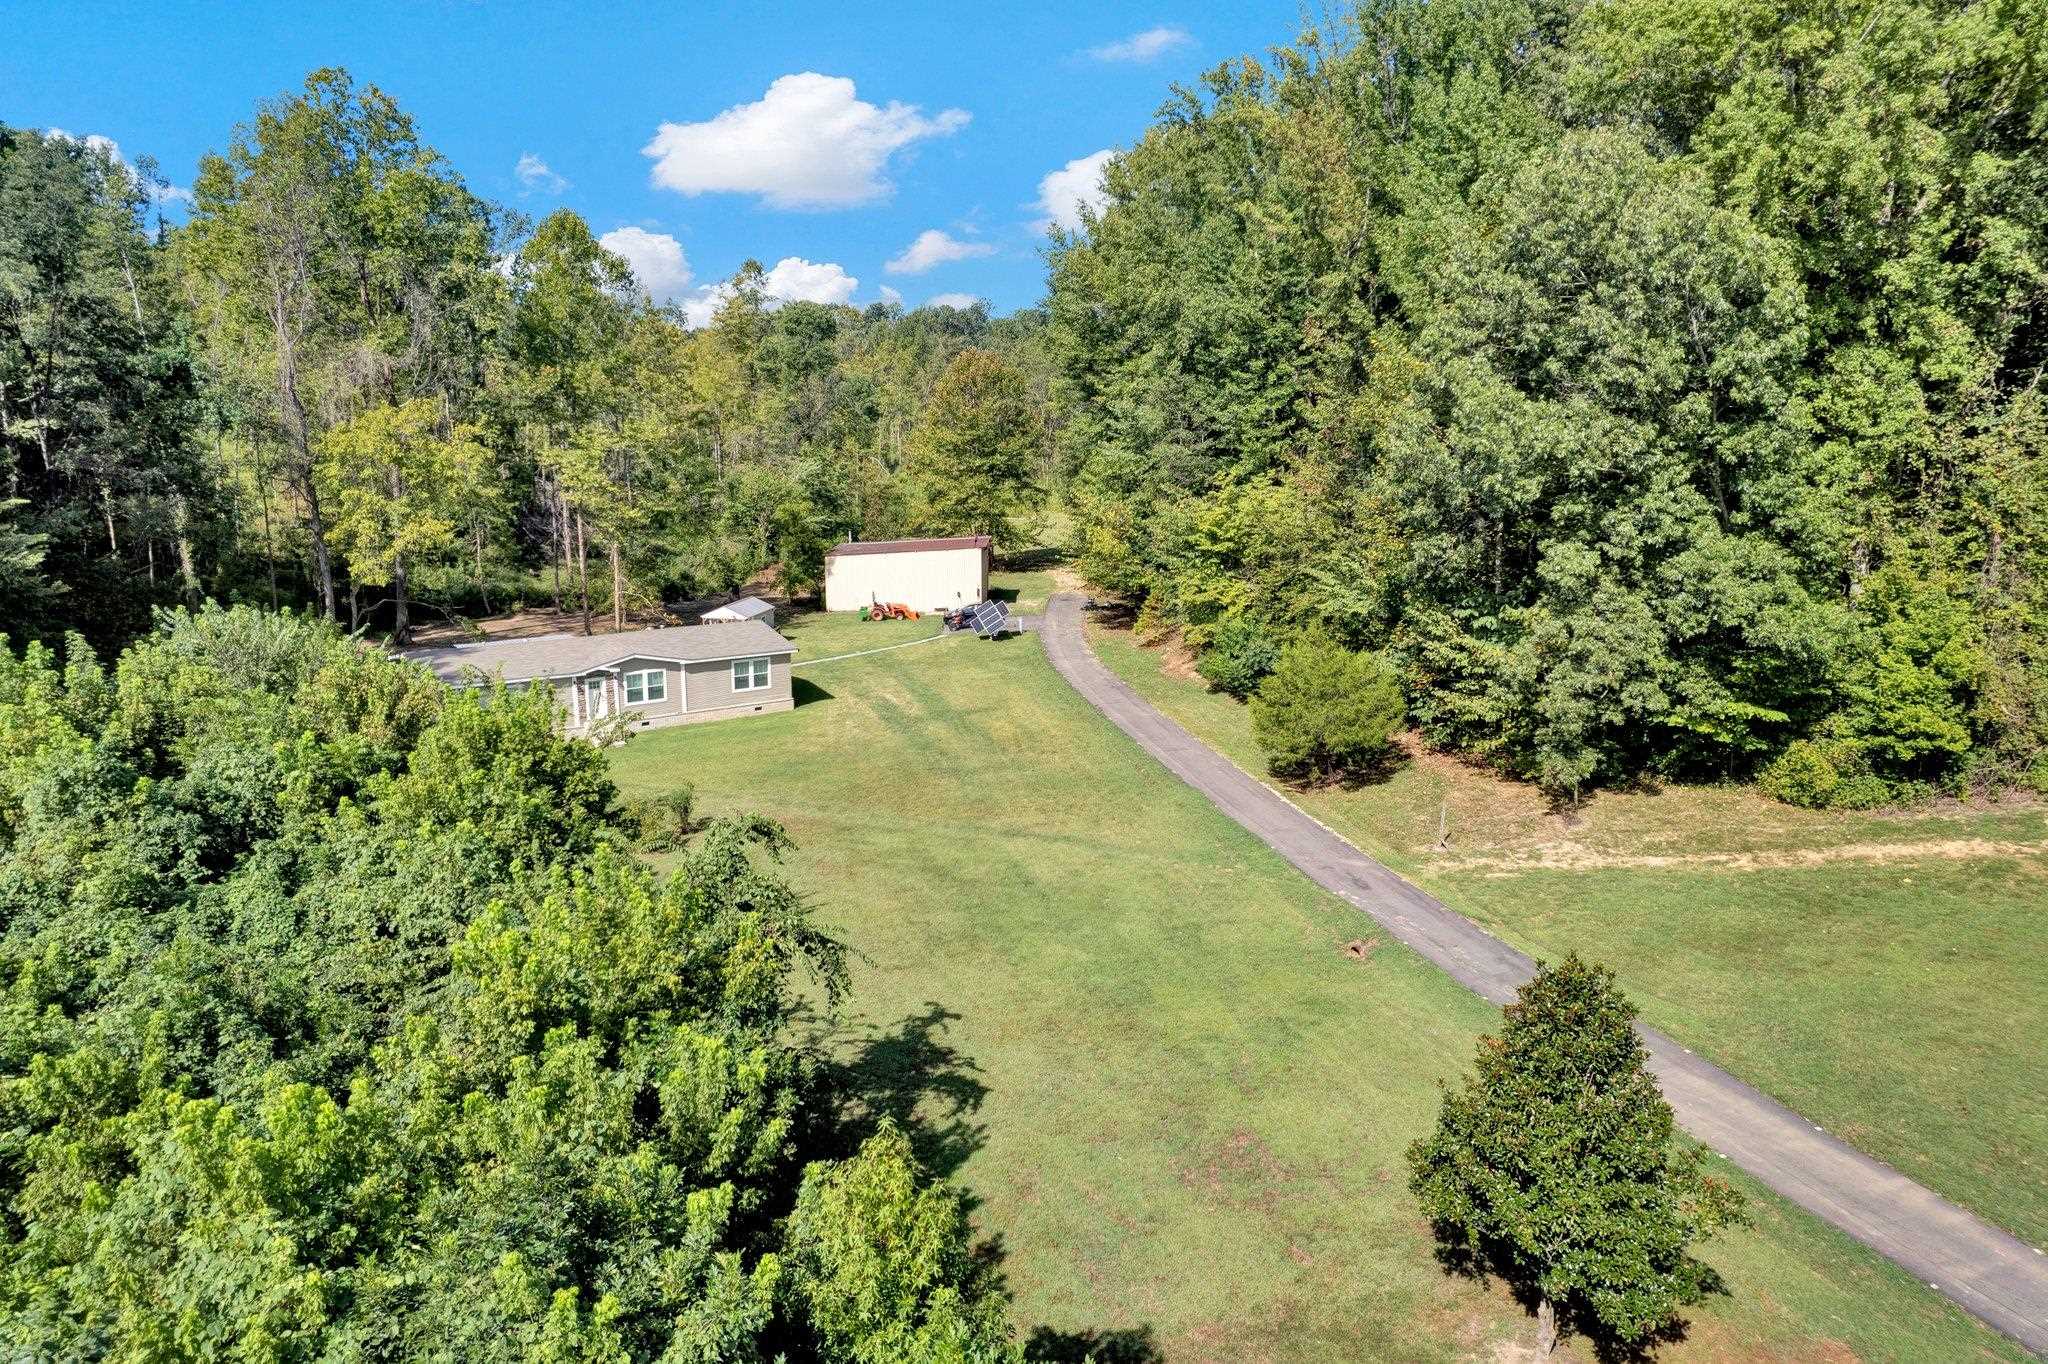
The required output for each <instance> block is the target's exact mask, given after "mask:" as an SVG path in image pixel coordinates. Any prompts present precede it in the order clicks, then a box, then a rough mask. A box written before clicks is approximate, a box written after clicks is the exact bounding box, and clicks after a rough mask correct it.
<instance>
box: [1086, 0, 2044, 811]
mask: <svg viewBox="0 0 2048 1364" xmlns="http://www.w3.org/2000/svg"><path fill="white" fill-rule="evenodd" d="M1106 186H1107V191H1108V201H1107V204H1106V206H1105V208H1104V209H1103V211H1102V212H1101V213H1100V214H1099V215H1098V216H1096V217H1094V218H1092V219H1091V220H1090V221H1089V222H1088V224H1087V226H1086V227H1085V229H1084V231H1083V232H1082V233H1080V234H1079V235H1078V236H1075V237H1073V238H1072V239H1069V240H1067V241H1065V242H1064V243H1063V244H1062V245H1061V246H1060V247H1059V248H1058V250H1057V251H1056V253H1055V255H1054V259H1053V276H1052V300H1051V311H1052V325H1051V336H1050V345H1051V349H1052V352H1053V355H1054V358H1055V362H1056V364H1057V366H1058V379H1057V385H1056V395H1057V399H1058V401H1059V404H1060V408H1061V411H1062V417H1063V423H1064V425H1063V429H1062V432H1061V437H1060V440H1061V461H1062V471H1063V473H1064V474H1065V475H1066V476H1067V477H1068V478H1069V479H1070V480H1071V482H1072V485H1073V492H1074V500H1075V505H1076V509H1077V534H1078V541H1079V545H1080V548H1081V551H1082V556H1083V561H1084V564H1083V566H1084V567H1085V569H1086V570H1087V571H1088V573H1089V574H1090V576H1091V577H1092V578H1094V579H1095V580H1096V581H1098V582H1100V583H1103V584H1106V585H1108V586H1111V587H1114V588H1117V589H1120V590H1122V591H1125V592H1127V593H1129V594H1131V595H1133V596H1134V597H1136V598H1139V599H1141V600H1142V603H1143V611H1144V619H1145V621H1146V622H1147V623H1148V624H1153V625H1156V626H1157V627H1159V628H1162V629H1166V628H1178V629H1179V630H1180V631H1181V632H1182V633H1183V634H1184V636H1185V637H1186V639H1187V640H1188V641H1189V642H1190V643H1191V644H1192V645H1194V646H1196V647H1197V648H1203V649H1208V648H1212V647H1214V646H1217V645H1218V644H1219V643H1220V644H1221V645H1222V646H1223V647H1224V648H1226V649H1227V650H1228V651H1229V654H1230V657H1229V658H1228V659H1225V660H1220V661H1219V662H1218V664H1216V665H1212V667H1211V669H1210V671H1211V672H1212V674H1213V675H1219V676H1226V677H1237V676H1238V675H1239V674H1242V673H1243V672H1244V671H1245V669H1246V667H1247V665H1246V664H1245V663H1244V662H1243V661H1242V660H1246V659H1249V660H1251V661H1252V664H1251V666H1252V667H1253V671H1254V672H1256V669H1257V664H1258V660H1262V659H1271V658H1273V657H1274V656H1275V651H1274V648H1273V644H1274V642H1275V641H1276V640H1277V639H1281V638H1286V637H1291V636H1293V635H1294V634H1296V633H1298V632H1300V631H1302V630H1303V629H1305V628H1308V627H1317V628H1322V629H1326V630H1328V631H1330V632H1333V633H1334V634H1336V635H1337V636H1338V637H1339V638H1340V639H1341V640H1342V641H1343V642H1344V643H1347V644H1349V645H1351V646H1353V647H1358V648H1367V649H1372V650H1376V651H1381V652H1383V654H1384V656H1385V657H1386V658H1387V659H1388V660H1389V661H1390V662H1391V663H1392V665H1393V666H1394V668H1395V669H1396V670H1397V673H1398V675H1399V678H1400V680H1401V684H1402V687H1403V689H1404V691H1405V692H1406V694H1407V699H1408V703H1409V709H1410V713H1411V715H1412V716H1413V717H1414V718H1415V719H1416V721H1417V722H1418V723H1419V725H1420V727H1421V729H1422V731H1423V733H1424V734H1425V736H1426V737H1427V739H1428V740H1429V741H1430V742H1432V743H1433V744H1436V745H1440V746H1442V747H1444V748H1447V749H1452V750H1456V751H1459V752H1463V753H1467V754H1471V755H1474V756H1476V757H1479V758H1482V759H1485V760H1487V761H1490V762H1492V763H1495V764H1497V765H1499V766H1500V767H1502V768H1504V769H1506V770H1508V771H1510V772H1512V773H1515V774H1518V775H1524V776H1528V777H1533V778H1535V779H1537V780H1540V781H1541V782H1542V783H1543V784H1544V785H1545V786H1546V787H1548V788H1550V789H1552V790H1554V791H1556V792H1559V793H1561V794H1570V793H1574V792H1577V791H1580V790H1582V789H1584V788H1586V787H1588V786H1589V785H1594V784H1600V783H1612V782H1616V781H1623V780H1630V779H1634V778H1638V777H1642V776H1658V775H1662V776H1670V777H1683V778H1693V779H1699V778H1721V777H1731V776H1732V777H1748V776H1750V775H1753V774H1761V775H1762V777H1763V779H1764V781H1765V784H1766V786H1767V788H1768V789H1771V790H1773V791H1775V792H1777V793H1778V794H1780V795H1782V796H1784V797H1786V798H1788V799H1793V800H1797V801H1800V802H1802V803H1807V804H1843V805H1865V804H1873V803H1878V802H1882V801H1885V800H1890V799H1896V798H1900V797H1902V796H1906V795H1910V794H1912V793H1915V792H1921V791H1927V790H1930V789H1943V790H1951V791H1958V792H1960V791H1964V790H1968V789H1972V788H1996V787H2000V786H2008V785H2012V784H2031V785H2033V786H2035V787H2037V788H2042V789H2048V757H2044V753H2048V414H2044V407H2043V394H2042V370H2043V366H2044V364H2048V315H2044V303H2048V11H2044V10H2043V9H2042V8H2041V7H2040V6H2039V5H2037V4H2029V3H2025V2H2024V0H1972V2H1971V3H1942V2H1940V0H1904V2H1897V3H1895V2H1893V0H1884V2H1882V3H1877V2H1872V0H1866V2H1859V3H1850V4H1828V5H1820V4H1805V3H1796V4H1793V5H1791V6H1790V7H1786V6H1778V7H1771V8H1767V9H1758V8H1756V7H1754V6H1748V5H1743V4H1740V3H1736V0H1615V2H1614V3H1607V4H1578V3H1566V2H1562V0H1561V2H1559V3H1532V2H1531V0H1483V2H1482V3H1478V4H1470V5H1443V4H1432V3H1427V2H1426V0H1375V2H1374V3H1368V4H1365V5H1362V6H1360V7H1359V8H1358V9H1357V10H1356V11H1355V12H1353V13H1352V14H1350V15H1349V16H1348V18H1347V19H1346V20H1345V21H1344V23H1343V26H1342V28H1341V30H1340V31H1337V32H1330V33H1316V32H1310V33H1308V34H1306V35H1304V37H1303V38H1302V39H1301V40H1300V41H1299V42H1298V43H1297V44H1296V45H1295V46H1294V47H1292V48H1289V49H1285V50H1282V51H1278V52H1276V53H1275V54H1274V56H1273V59H1272V61H1271V62H1270V63H1266V64H1261V63H1259V62H1255V61H1251V60H1243V61H1237V62H1232V63H1228V64H1226V65H1224V66H1222V67H1220V68H1218V69H1217V70H1215V71H1214V72H1213V73H1211V74H1210V75H1209V76H1208V78H1207V81H1206V86H1205V88H1204V89H1202V90H1200V91H1182V92H1180V93H1179V94H1178V96H1177V97H1176V99H1175V100H1174V101H1173V103H1172V104H1171V105H1170V106H1169V107H1168V108H1167V109H1166V110H1165V112H1164V113H1163V114H1162V116H1161V117H1160V119H1159V121H1158V122H1157V124H1156V126H1154V127H1153V128H1152V129H1151V130H1150V132H1149V133H1148V134H1147V135H1146V136H1145V137H1144V139H1143V140H1142V141H1141V142H1140V143H1139V144H1138V145H1137V146H1136V147H1135V148H1133V149H1132V150H1131V151H1130V152H1128V153H1127V154H1125V155H1123V156H1121V157H1120V158H1118V159H1117V160H1115V161H1114V162H1113V163H1112V164H1111V166H1110V168H1109V171H1108V173H1107V179H1106ZM1238 680H1239V681H1243V679H1242V678H1241V677H1239V679H1238ZM1252 681H1253V682H1254V683H1255V681H1256V678H1255V677H1254V678H1253V679H1252Z"/></svg>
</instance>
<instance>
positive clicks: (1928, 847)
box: [1429, 838, 2048, 875]
mask: <svg viewBox="0 0 2048 1364" xmlns="http://www.w3.org/2000/svg"><path fill="white" fill-rule="evenodd" d="M1992 858H2004V859H2017V860H2022V861H2039V860H2042V859H2044V858H2048V843H2014V842H2002V841H1999V840H1995V839H1986V838H1948V839H1932V840H1928V841H1926V842H1916V843H1843V844H1839V845H1837V846H1835V847H1831V848H1776V849H1760V850H1756V851H1751V852H1726V853H1672V854H1661V853H1607V852H1601V851H1599V850H1598V849H1594V848H1588V847H1586V846H1585V845H1583V844H1579V843H1570V842H1561V843H1547V844H1542V845H1539V846H1538V847H1535V848H1531V849H1528V850H1527V851H1523V852H1517V853H1514V854H1511V855H1507V856H1487V857H1448V856H1445V857H1436V858H1433V859H1432V860H1431V862H1430V864H1429V866H1430V870H1432V871H1442V872H1485V873H1488V874H1491V875H1514V874H1516V873H1518V872H1530V871H1606V870H1616V869H1625V870H1632V871H1658V870H1663V869H1666V868H1673V869H1697V868H1706V869H1711V870H1721V871H1770V870H1785V869H1792V870H1797V869H1802V868H1812V867H1823V866H1828V865H1830V864H1832V863H1837V862H1861V863H1866V864H1869V865H1872V866H1889V865H1891V864H1894V863H1900V862H1969V861H1983V860H1988V859H1992Z"/></svg>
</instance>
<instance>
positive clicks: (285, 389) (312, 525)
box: [271, 296, 340, 620]
mask: <svg viewBox="0 0 2048 1364" xmlns="http://www.w3.org/2000/svg"><path fill="white" fill-rule="evenodd" d="M287 306H288V305H287V303H286V300H285V299H283V298H282V297H276V296H273V300H272V304H271V323H272V325H273V327H274V328H275V329H276V331H277V395H278V404H279V406H280V407H281V408H282V409H283V412H284V424H285V431H286V433H287V434H288V435H290V437H291V441H292V451H293V453H294V454H295V455H296V456H297V461H296V463H295V465H294V467H293V469H292V478H293V481H295V482H296V483H297V484H298V485H299V494H300V496H302V497H304V498H305V499H306V530H307V533H308V534H309V535H310V536H311V537H312V540H313V577H314V580H315V581H316V582H317V583H318V584H319V588H320V605H321V607H322V609H323V610H325V611H326V612H327V618H328V619H329V620H335V619H337V618H338V617H339V616H340V612H339V611H338V610H336V607H335V596H334V561H333V560H332V559H331V558H330V557H329V556H328V553H327V520H326V518H325V517H323V516H322V515H321V514H320V491H319V489H318V488H316V487H314V486H313V441H312V434H311V432H310V430H309V429H308V422H307V418H306V405H305V404H304V403H303V402H301V401H300V400H299V368H298V352H297V347H296V346H295V345H294V344H293V341H292V334H291V327H290V325H289V323H288V320H287Z"/></svg>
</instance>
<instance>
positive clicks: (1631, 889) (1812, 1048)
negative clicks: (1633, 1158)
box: [1091, 628, 2048, 1246]
mask: <svg viewBox="0 0 2048 1364" xmlns="http://www.w3.org/2000/svg"><path fill="white" fill-rule="evenodd" d="M1091 639H1092V641H1093V642H1094V644H1095V647H1096V651H1097V653H1098V654H1099V655H1100V657H1101V658H1102V659H1103V661H1104V662H1106V663H1108V664H1109V665H1110V666H1111V667H1112V668H1114V669H1116V671H1117V672H1118V673H1119V674H1121V675H1122V676H1123V677H1124V679H1125V680H1126V681H1128V682H1130V683H1131V684H1132V685H1133V686H1134V687H1136V688H1137V689H1138V691H1139V692H1141V693H1142V694H1143V695H1145V696H1146V697H1147V698H1148V699H1150V700H1151V701H1152V702H1153V704H1155V705H1157V706H1159V707H1160V709H1162V710H1164V711H1165V712H1166V713H1167V714H1169V715H1171V716H1173V717H1174V718H1175V719H1176V720H1178V721H1179V722H1180V723H1181V724H1183V725H1184V726H1186V727H1187V728H1188V729H1190V730H1192V731H1193V732H1194V733H1196V734H1198V735H1200V736H1201V737H1202V738H1204V739H1206V740H1207V741H1208V742H1210V743H1211V744H1213V745H1215V746H1216V747H1217V748H1219V749H1221V750H1223V751H1224V752H1226V753H1228V754H1229V755H1230V756H1231V757H1232V758H1233V759H1235V760H1236V761H1237V762H1238V763H1239V764H1240V765H1241V766H1244V767H1246V768H1247V769H1249V770H1251V771H1254V772H1263V770H1264V765H1263V760H1262V759H1261V757H1260V754H1259V750H1258V746H1257V744H1256V743H1254V742H1253V740H1252V736H1251V721H1250V715H1249V711H1248V709H1247V708H1246V707H1245V706H1243V705H1240V704H1238V703H1237V702H1235V701H1233V700H1231V699H1230V698H1229V697H1226V696H1221V695H1216V694H1213V693H1211V692H1209V691H1208V690H1207V689H1206V687H1205V686H1204V685H1203V684H1202V682H1201V680H1200V679H1199V678H1195V677H1192V676H1190V675H1189V674H1188V671H1187V669H1186V668H1185V666H1184V660H1182V659H1180V658H1179V657H1178V656H1177V655H1176V654H1175V653H1174V651H1172V650H1170V649H1158V648H1144V647H1140V646H1139V644H1138V643H1137V642H1136V641H1135V640H1134V638H1133V636H1132V635H1131V634H1130V633H1129V632H1128V631H1123V630H1109V629H1103V628H1095V629H1093V630H1092V631H1091ZM1291 794H1292V795H1293V797H1294V799H1295V800H1296V801H1297V802H1298V803H1299V804H1301V805H1302V806H1303V807H1304V808H1305V809H1307V810H1309V811H1310V812H1312V813H1313V814H1314V815H1315V816H1316V817H1317V818H1318V819H1321V820H1322V821H1324V822H1325V823H1326V824H1329V825H1330V826H1331V827H1333V828H1335V829H1337V830H1338V831H1339V832H1340V833H1342V834H1344V836H1345V837H1347V838H1349V839H1351V840H1352V841H1353V842H1355V843H1357V844H1358V845H1359V846H1360V847H1361V848H1363V849H1365V850H1366V851H1367V852H1369V853H1371V854H1372V855H1373V856H1375V857H1378V858H1381V859H1382V860H1384V861H1386V862H1387V863H1389V864H1390V865H1392V866H1394V867H1396V868H1398V869H1399V870H1401V871H1402V872H1404V873H1405V874H1407V875H1408V876H1410V877H1411V878H1413V879H1414V880H1416V881H1418V882H1419V883H1421V884H1422V885H1424V886H1427V887H1428V888H1429V889H1430V890H1431V891H1432V892H1433V893H1435V894H1436V895H1437V896H1439V897H1440V898H1441V899H1443V900H1444V902H1445V903H1447V904H1449V905H1451V906H1452V907H1453V908H1455V909H1458V910H1459V911H1461V912H1463V913H1465V914H1467V915H1470V916H1471V917H1472V918H1474V919H1477V920H1478V921H1480V922H1481V923H1484V924H1486V925H1487V926H1488V927H1489V928H1491V929H1492V930H1493V931H1494V932H1496V933H1498V934H1499V935H1500V936H1501V937H1503V938H1505V939H1506V940H1508V941H1509V942H1512V943H1514V944H1515V945H1516V946H1518V947H1520V948H1522V949H1523V950H1524V951H1526V952H1528V953H1530V954H1531V955H1533V956H1537V957H1545V958H1550V959H1556V958H1558V957H1561V956H1563V955H1564V954H1565V953H1566V952H1568V951H1574V950H1575V951H1577V952H1579V953H1580V954H1581V955H1582V956H1585V957H1588V958H1591V959H1594V960H1597V961H1601V962H1605V963H1606V964H1607V965H1609V966H1611V967H1613V968H1614V970H1615V971H1616V972H1617V973H1618V974H1619V975H1620V977H1621V980H1622V983H1623V984H1624V985H1625V986H1626V987H1627V988H1628V990H1629V992H1630V994H1631V996H1632V997H1633V998H1634V999H1635V1001H1636V1002H1637V1004H1638V1005H1639V1006H1640V1007H1641V1009H1642V1011H1643V1014H1644V1017H1645V1018H1646V1019H1647V1020H1648V1021H1650V1022H1651V1023H1654V1024H1655V1025H1657V1026H1658V1027H1661V1028H1664V1029H1665V1030H1667V1031H1668V1032H1670V1033H1671V1034H1673V1035H1674V1036H1676V1037H1677V1038H1679V1039H1680V1040H1681V1041H1683V1042H1685V1043H1686V1044H1687V1045H1689V1046H1691V1047H1693V1048H1694V1049H1695V1050H1696V1051H1698V1052H1700V1053H1701V1054H1702V1055H1705V1056H1709V1057H1712V1058H1713V1059H1714V1060H1715V1061H1716V1062H1718V1063H1719V1064H1721V1065H1722V1066H1725V1067H1726V1068H1727V1069H1729V1070H1732V1071H1734V1072H1735V1073H1736V1074H1737V1075H1739V1076H1741V1077H1742V1078H1743V1079H1745V1080H1748V1081H1750V1082H1751V1083H1752V1084H1755V1085H1757V1086H1759V1087H1760V1088H1762V1089H1764V1090H1766V1091H1768V1092H1770V1093H1771V1094H1773V1095H1775V1096H1777V1097H1778V1098H1780V1099H1782V1100H1784V1101H1785V1102H1786V1103H1788V1104H1790V1105H1791V1106H1792V1107H1794V1108H1796V1109H1798V1110H1799V1111H1800V1112H1801V1113H1803V1114H1805V1115H1807V1116H1808V1117H1810V1118H1811V1119H1812V1120H1813V1121H1814V1122H1816V1123H1819V1124H1821V1125H1822V1126H1824V1127H1826V1128H1828V1129H1829V1130H1830V1131H1832V1132H1834V1133H1836V1134H1837V1135H1839V1136H1841V1137H1843V1138H1844V1139H1846V1140H1848V1141H1851V1142H1853V1143H1855V1144H1856V1145H1858V1146H1860V1147H1862V1148H1863V1149H1864V1150H1866V1151H1868V1152H1870V1153H1871V1154H1873V1155H1875V1156H1877V1157H1879V1158H1880V1159H1883V1160H1885V1161H1888V1162H1890V1163H1891V1164H1893V1165H1895V1166H1897V1167H1898V1168H1899V1169H1900V1170H1902V1171H1904V1172H1905V1173H1906V1174H1908V1175H1911V1176H1912V1177H1913V1178H1915V1179H1917V1180H1919V1181H1921V1182H1922V1183H1924V1184H1927V1185H1928V1186H1929V1187H1931V1188H1934V1189H1936V1190H1938V1191H1940V1192H1942V1193H1944V1194H1946V1195H1948V1196H1949V1197H1950V1198H1953V1199H1955V1200H1956V1201H1957V1202H1959V1203H1962V1204H1964V1205H1966V1206H1968V1207H1970V1208H1972V1209H1974V1210H1975V1211H1976V1212H1978V1213H1979V1214H1980V1215H1982V1216H1984V1217H1985V1218H1987V1219H1989V1220H1991V1221H1993V1222H1996V1223H1998V1224H2000V1225H2002V1226H2004V1227H2006V1228H2007V1229H2008V1230H2010V1231H2012V1232H2013V1233H2014V1234H2016V1235H2018V1236H2020V1237H2021V1238H2022V1239H2024V1240H2027V1241H2029V1242H2030V1243H2032V1244H2033V1245H2036V1246H2043V1245H2048V1098H2044V1095H2048V966H2044V963H2048V816H2044V813H2043V810H2042V808H2041V807H2040V806H2039V805H2037V804H2033V803H2030V802H2018V803H2014V804H2011V805H2008V806H2004V807H2000V806H1991V807H1980V808H1964V807H1961V806H1956V805H1950V806H1948V807H1946V808H1940V809H1935V810H1930V811H1926V812H1917V813H1915V812H1904V813H1900V812H1892V813H1876V814H1834V813H1827V812H1814V811H1805V810H1797V809H1793V808H1791V807H1788V806H1784V805H1780V804H1778V803H1776V802H1774V801H1769V800H1766V799H1764V798H1763V797H1761V796H1759V795H1757V794H1755V793H1754V792H1751V791H1747V790H1742V789H1735V788H1708V789H1700V788H1671V789H1667V790H1664V791H1662V792H1658V793H1602V794H1600V795H1597V796H1595V797H1594V798H1593V799H1592V800H1591V801H1590V802H1589V803H1588V804H1587V805H1586V806H1585V807H1584V808H1583V810H1582V811H1581V812H1579V814H1578V815H1577V816H1576V818H1575V819H1566V818H1564V817H1561V816H1559V815H1557V814H1555V813H1553V812H1551V811H1550V810H1549V809H1548V807H1547V806H1546V804H1545V802H1544V801H1543V799H1542V797H1541V795H1540V794H1539V793H1537V792H1535V791H1534V790H1533V789H1531V788H1529V787H1526V786H1520V785H1517V784H1514V783H1510V782H1504V781H1501V780H1499V779H1497V778H1494V777H1491V776H1489V775H1487V774H1485V773H1482V772H1478V771H1475V770H1473V769H1472V768H1469V767H1467V766H1464V765H1462V764H1460V763H1457V762H1455V761H1453V760H1451V759H1448V758H1445V757H1442V756H1439V755H1430V754H1425V753H1419V752H1418V753H1413V754H1412V755H1411V757H1410V759H1409V760H1408V762H1407V763H1406V764H1404V765H1403V766H1402V767H1400V768H1399V769H1398V770H1397V771H1396V772H1395V773H1394V774H1393V775H1392V777H1391V778H1389V779H1388V780H1387V781H1385V782H1383V783H1380V784H1377V785H1369V786H1362V787H1357V788H1354V789H1349V790H1346V789H1341V788H1337V789H1327V790H1317V791H1309V792H1294V793H1291ZM1440 831H1442V832H1444V833H1446V834H1447V835H1448V837H1447V840H1446V843H1447V846H1446V847H1444V848H1443V849H1439V848H1438V847H1437V846H1436V845H1437V841H1438V837H1439V833H1440Z"/></svg>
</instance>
